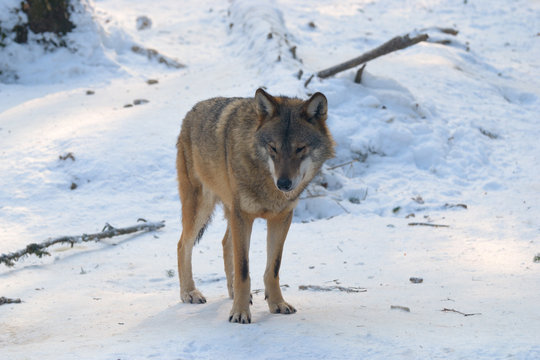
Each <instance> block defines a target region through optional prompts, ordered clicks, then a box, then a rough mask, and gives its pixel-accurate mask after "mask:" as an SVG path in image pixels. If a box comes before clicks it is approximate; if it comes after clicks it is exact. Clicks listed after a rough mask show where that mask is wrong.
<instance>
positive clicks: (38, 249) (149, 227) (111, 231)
mask: <svg viewBox="0 0 540 360" xmlns="http://www.w3.org/2000/svg"><path fill="white" fill-rule="evenodd" d="M137 221H144V223H142V224H138V225H134V226H130V227H126V228H118V229H117V228H115V227H113V226H111V225H110V224H108V223H107V224H105V226H104V227H103V230H101V232H99V233H95V234H82V235H78V236H62V237H59V238H56V239H49V240H46V241H44V242H42V243H39V244H36V243H33V244H29V245H27V246H26V248H24V249H21V250H19V251H15V252H12V253H9V254H2V255H0V264H1V263H4V264H6V266H14V265H15V263H14V262H15V261H17V260H19V259H20V258H21V257H24V256H28V255H36V256H37V257H39V258H41V257H42V256H43V255H48V256H50V255H51V254H50V253H49V252H47V251H45V250H43V249H45V248H48V247H49V246H52V245H55V244H62V243H67V244H70V245H71V247H73V245H74V244H78V243H82V242H86V241H92V240H94V241H99V240H101V239H105V238H111V237H113V236H119V235H125V234H131V233H134V232H138V231H154V230H157V229H160V228H162V227H164V226H165V221H160V222H146V220H144V219H139V220H137Z"/></svg>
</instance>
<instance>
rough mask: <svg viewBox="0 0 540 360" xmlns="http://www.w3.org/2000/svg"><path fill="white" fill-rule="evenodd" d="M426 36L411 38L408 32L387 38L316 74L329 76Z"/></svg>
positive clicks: (403, 47)
mask: <svg viewBox="0 0 540 360" xmlns="http://www.w3.org/2000/svg"><path fill="white" fill-rule="evenodd" d="M428 38H429V36H428V35H427V34H419V35H417V36H415V37H413V38H411V37H410V36H409V34H407V35H404V36H396V37H394V38H393V39H390V40H388V41H387V42H385V43H384V44H382V45H380V46H378V47H376V48H375V49H373V50H370V51H368V52H366V53H364V54H362V55H360V56H358V57H356V58H354V59H351V60H349V61H346V62H344V63H341V64H338V65H335V66H332V67H330V68H328V69H324V70H321V71H319V72H318V73H317V76H318V77H320V78H321V79H324V78H327V77H330V76H332V75H335V74H337V73H339V72H341V71H345V70H348V69H351V68H353V67H355V66H358V65H361V64H363V63H366V62H368V61H370V60H373V59H375V58H378V57H380V56H383V55H386V54H389V53H391V52H394V51H397V50H401V49H405V48H406V47H409V46H412V45H414V44H417V43H419V42H421V41H426V40H427V39H428Z"/></svg>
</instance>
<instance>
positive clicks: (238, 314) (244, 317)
mask: <svg viewBox="0 0 540 360" xmlns="http://www.w3.org/2000/svg"><path fill="white" fill-rule="evenodd" d="M229 322H232V323H239V324H251V312H250V311H249V309H247V310H242V311H236V310H235V309H234V307H233V309H232V310H231V315H230V316H229Z"/></svg>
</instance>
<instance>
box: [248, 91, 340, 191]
mask: <svg viewBox="0 0 540 360" xmlns="http://www.w3.org/2000/svg"><path fill="white" fill-rule="evenodd" d="M255 103H256V107H257V113H258V116H259V126H258V129H257V133H256V134H257V135H256V139H257V140H256V141H257V143H256V146H257V152H258V154H259V156H261V157H262V158H263V159H264V160H265V161H266V162H267V163H268V169H269V170H270V174H271V175H272V178H273V180H274V184H275V185H276V187H277V188H278V189H279V190H281V191H283V192H284V193H290V192H293V191H294V190H299V191H295V193H296V194H299V192H300V191H302V190H303V189H304V187H305V186H306V185H307V184H308V183H309V182H310V181H311V179H313V177H314V176H315V174H316V173H317V172H318V171H319V169H320V168H321V166H322V164H323V163H324V162H325V161H326V160H328V159H330V158H331V157H333V156H334V140H333V139H332V135H331V134H330V131H329V130H328V127H327V126H326V118H327V110H328V103H327V100H326V97H325V96H324V95H323V94H321V93H319V92H318V93H316V94H314V95H313V96H311V98H310V99H309V100H306V101H302V100H300V99H296V98H287V97H273V96H271V95H270V94H268V93H267V92H265V91H264V90H262V89H258V90H257V92H256V93H255Z"/></svg>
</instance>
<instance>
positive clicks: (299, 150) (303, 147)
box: [296, 146, 306, 154]
mask: <svg viewBox="0 0 540 360" xmlns="http://www.w3.org/2000/svg"><path fill="white" fill-rule="evenodd" d="M305 148H306V147H305V146H300V147H297V148H296V153H297V154H300V153H301V152H302V151H304V149H305Z"/></svg>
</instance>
